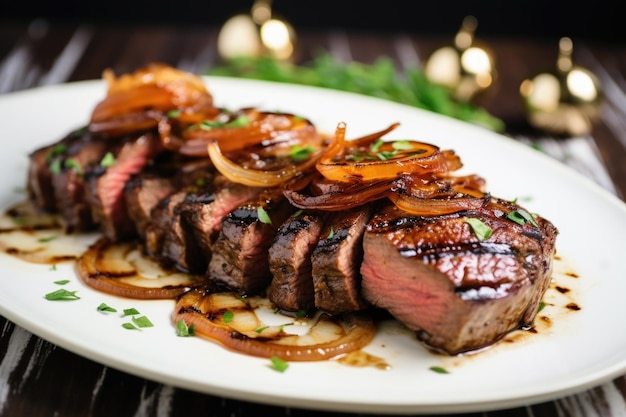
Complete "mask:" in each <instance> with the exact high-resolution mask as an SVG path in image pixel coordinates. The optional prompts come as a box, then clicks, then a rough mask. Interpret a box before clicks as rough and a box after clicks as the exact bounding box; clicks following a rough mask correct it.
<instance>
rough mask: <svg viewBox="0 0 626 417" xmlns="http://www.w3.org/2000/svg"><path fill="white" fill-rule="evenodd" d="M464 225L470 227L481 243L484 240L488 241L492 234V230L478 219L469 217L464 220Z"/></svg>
mask: <svg viewBox="0 0 626 417" xmlns="http://www.w3.org/2000/svg"><path fill="white" fill-rule="evenodd" d="M465 223H467V224H469V225H470V227H471V228H472V231H473V232H474V234H475V235H476V237H477V238H478V240H480V241H481V242H482V241H483V240H485V239H489V237H490V236H491V234H492V233H493V230H492V229H491V228H490V227H489V226H487V225H486V224H485V223H483V221H482V220H480V219H477V218H474V217H470V218H467V219H465Z"/></svg>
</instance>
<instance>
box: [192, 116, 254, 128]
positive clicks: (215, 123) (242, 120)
mask: <svg viewBox="0 0 626 417" xmlns="http://www.w3.org/2000/svg"><path fill="white" fill-rule="evenodd" d="M249 124H250V119H249V118H248V116H246V115H245V114H242V115H240V116H237V117H236V118H235V119H233V120H231V121H229V122H222V121H219V120H205V121H203V122H202V123H200V129H203V130H211V129H215V128H218V127H245V126H248V125H249Z"/></svg>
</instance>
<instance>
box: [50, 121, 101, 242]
mask: <svg viewBox="0 0 626 417" xmlns="http://www.w3.org/2000/svg"><path fill="white" fill-rule="evenodd" d="M110 145H111V143H110V142H107V141H105V140H102V138H99V137H97V136H94V135H92V134H90V133H89V132H87V131H82V130H81V131H78V132H76V133H75V134H73V135H71V136H70V137H68V138H66V139H65V140H62V141H61V142H59V143H58V144H57V145H55V149H56V151H55V152H54V153H55V156H53V157H52V158H51V159H50V160H49V169H50V172H51V173H52V189H53V192H54V199H55V207H56V210H57V212H58V213H59V215H60V217H61V219H62V220H63V223H64V228H65V231H66V232H67V233H77V232H85V231H92V230H95V229H97V227H98V220H97V219H95V218H94V217H93V213H92V210H91V206H90V204H89V202H88V201H87V184H86V180H85V172H86V170H87V169H88V167H89V166H90V165H92V164H94V163H98V162H100V160H101V159H102V156H103V155H104V154H105V152H106V150H107V149H108V147H109V146H110Z"/></svg>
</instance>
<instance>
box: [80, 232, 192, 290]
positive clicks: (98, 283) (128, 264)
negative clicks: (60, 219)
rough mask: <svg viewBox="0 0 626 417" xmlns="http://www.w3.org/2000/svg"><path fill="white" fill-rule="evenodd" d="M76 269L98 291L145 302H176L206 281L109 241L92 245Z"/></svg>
mask: <svg viewBox="0 0 626 417" xmlns="http://www.w3.org/2000/svg"><path fill="white" fill-rule="evenodd" d="M76 269H77V271H78V276H79V277H80V279H81V280H82V281H83V282H84V283H85V284H86V285H88V286H90V287H92V288H94V289H96V290H98V291H102V292H105V293H108V294H114V295H117V296H120V297H126V298H135V299H144V300H160V299H174V298H176V297H177V296H179V295H180V294H182V293H184V292H185V291H187V290H189V289H190V288H191V287H193V286H194V285H198V284H199V283H200V282H202V281H203V280H204V278H203V277H198V276H194V275H189V274H184V273H181V272H170V271H165V270H163V269H162V268H161V267H159V266H157V265H156V264H155V263H154V261H153V260H151V259H147V258H145V257H143V256H142V255H141V254H140V252H139V248H138V246H137V245H136V244H134V243H132V242H119V243H114V242H112V241H110V240H109V239H107V238H100V239H98V240H97V241H96V242H94V243H93V244H92V245H91V246H89V248H88V249H87V250H86V251H85V252H84V253H83V254H82V255H81V256H80V257H79V258H78V260H77V262H76ZM148 270H150V273H148Z"/></svg>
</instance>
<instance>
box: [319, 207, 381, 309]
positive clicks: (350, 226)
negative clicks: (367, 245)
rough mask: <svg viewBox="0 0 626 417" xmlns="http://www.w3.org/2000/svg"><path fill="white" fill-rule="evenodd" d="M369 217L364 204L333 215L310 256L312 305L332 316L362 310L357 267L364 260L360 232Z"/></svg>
mask: <svg viewBox="0 0 626 417" xmlns="http://www.w3.org/2000/svg"><path fill="white" fill-rule="evenodd" d="M371 215H372V206H371V205H364V206H360V207H356V208H354V209H350V210H347V211H341V212H338V213H334V214H333V216H332V217H331V219H330V221H328V222H327V224H326V226H325V227H324V231H323V232H322V238H321V239H320V241H319V243H318V244H317V247H316V248H315V250H314V251H313V254H312V261H311V262H312V276H313V286H314V294H315V306H316V307H317V308H319V309H322V310H325V311H327V312H329V313H331V314H339V313H345V312H350V311H357V310H362V309H365V308H366V307H368V306H369V303H367V302H366V301H365V300H364V299H363V297H362V296H361V274H360V272H359V265H360V264H361V261H362V260H363V246H362V241H363V233H364V232H365V226H366V224H367V222H368V221H369V219H370V217H371Z"/></svg>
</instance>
